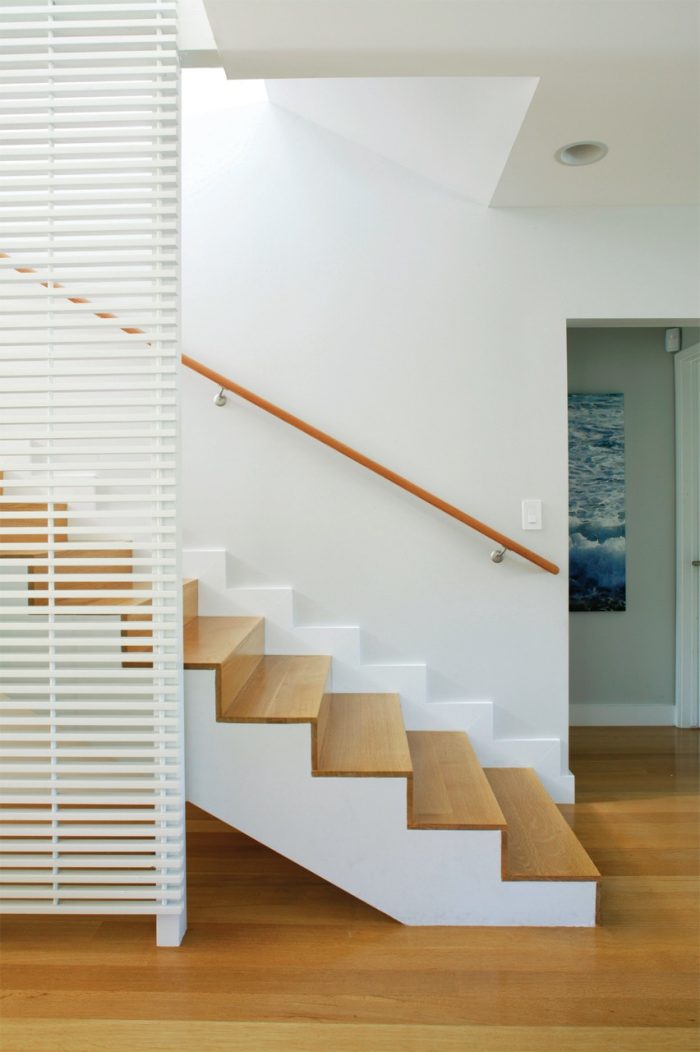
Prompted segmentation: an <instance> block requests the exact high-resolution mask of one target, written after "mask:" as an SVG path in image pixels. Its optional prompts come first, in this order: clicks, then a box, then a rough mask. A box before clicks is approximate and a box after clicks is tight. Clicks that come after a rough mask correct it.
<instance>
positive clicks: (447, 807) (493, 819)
mask: <svg viewBox="0 0 700 1052" xmlns="http://www.w3.org/2000/svg"><path fill="white" fill-rule="evenodd" d="M407 737H408V746H409V749H410V751H411V761H412V764H413V790H412V796H411V801H410V803H409V827H410V828H411V829H503V828H505V825H506V820H505V817H504V815H503V812H502V810H501V808H500V806H499V804H498V801H497V800H496V797H495V796H494V794H493V790H492V789H491V786H490V785H489V782H488V780H487V778H486V775H485V774H484V770H483V768H482V766H481V764H480V763H479V761H478V759H477V757H476V753H475V752H474V750H473V749H472V747H471V744H470V742H469V738H468V737H467V735H466V734H464V733H462V732H460V731H408V732H407Z"/></svg>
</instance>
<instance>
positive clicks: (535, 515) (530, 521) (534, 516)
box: [522, 497, 542, 530]
mask: <svg viewBox="0 0 700 1052" xmlns="http://www.w3.org/2000/svg"><path fill="white" fill-rule="evenodd" d="M522 507H523V529H524V530H541V529H542V501H541V500H537V499H535V498H533V497H530V498H528V499H527V500H524V501H523V505H522Z"/></svg>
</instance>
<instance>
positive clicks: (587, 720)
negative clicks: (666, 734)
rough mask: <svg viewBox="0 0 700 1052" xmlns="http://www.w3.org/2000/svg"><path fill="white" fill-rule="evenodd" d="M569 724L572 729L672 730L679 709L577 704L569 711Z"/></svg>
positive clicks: (671, 707)
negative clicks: (632, 728)
mask: <svg viewBox="0 0 700 1052" xmlns="http://www.w3.org/2000/svg"><path fill="white" fill-rule="evenodd" d="M569 723H570V724H571V726H572V727H673V726H675V723H676V706H675V705H662V704H661V703H659V702H649V703H647V704H644V703H643V702H641V703H635V702H631V703H625V702H619V701H617V702H610V704H607V705H605V704H601V703H600V702H593V703H590V704H588V705H587V704H585V703H577V704H575V705H571V706H570V707H569Z"/></svg>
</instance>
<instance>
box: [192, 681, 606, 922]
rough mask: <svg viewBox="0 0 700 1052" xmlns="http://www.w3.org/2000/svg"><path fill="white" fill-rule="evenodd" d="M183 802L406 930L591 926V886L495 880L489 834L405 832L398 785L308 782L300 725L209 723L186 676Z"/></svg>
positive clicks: (306, 735)
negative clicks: (417, 927) (422, 926)
mask: <svg viewBox="0 0 700 1052" xmlns="http://www.w3.org/2000/svg"><path fill="white" fill-rule="evenodd" d="M185 703H186V753H187V798H188V799H189V800H191V801H192V802H193V803H194V804H196V805H197V806H199V807H202V808H203V809H204V810H205V811H208V812H209V813H210V814H213V815H215V816H216V817H217V818H220V819H222V820H223V821H225V822H228V823H229V824H231V825H233V826H235V827H236V828H237V829H239V830H241V831H242V832H244V833H246V834H248V835H249V836H251V837H254V838H255V839H256V840H259V841H261V842H262V843H264V844H266V845H267V846H268V847H270V848H272V849H273V850H274V851H277V852H279V853H280V854H282V855H285V856H286V857H287V858H290V859H292V860H293V861H294V862H297V863H298V864H300V865H302V866H304V867H305V868H306V869H309V870H311V871H312V872H314V873H317V874H318V875H319V876H320V877H323V878H324V879H326V880H328V881H330V882H331V883H333V884H335V885H337V886H338V887H340V888H343V889H344V890H345V891H348V892H349V893H350V894H352V895H355V896H357V897H358V898H360V899H362V900H363V901H365V902H368V903H369V904H370V905H372V906H374V907H375V908H376V909H378V910H381V911H383V912H384V913H387V914H388V915H389V916H391V917H394V918H395V919H396V920H398V921H401V922H402V923H404V924H441V925H446V924H455V925H457V924H459V925H546V926H552V925H555V926H557V925H561V926H590V925H593V924H594V923H595V910H596V885H595V883H594V882H591V881H512V882H508V881H503V880H502V879H501V834H500V832H498V831H497V830H473V831H472V830H409V829H407V827H406V781H405V779H404V778H356V777H353V778H314V777H312V775H311V735H310V728H309V726H308V725H306V724H230V723H228V724H227V723H217V722H216V718H215V704H214V673H213V672H209V671H199V670H197V671H194V670H193V671H187V672H186V673H185Z"/></svg>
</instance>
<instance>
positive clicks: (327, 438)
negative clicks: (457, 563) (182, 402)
mask: <svg viewBox="0 0 700 1052" xmlns="http://www.w3.org/2000/svg"><path fill="white" fill-rule="evenodd" d="M182 364H183V365H186V366H187V368H188V369H193V370H194V372H196V373H199V374H200V376H204V377H205V378H206V379H207V380H211V381H213V383H215V384H217V385H218V386H219V387H223V388H224V389H225V390H227V391H231V393H232V394H235V395H238V397H239V398H244V399H245V400H246V402H251V403H252V404H253V405H256V406H257V407H258V409H264V410H265V412H266V413H270V414H271V415H272V416H276V417H277V419H278V420H283V421H284V422H285V424H291V426H292V427H295V428H296V429H297V430H298V431H303V432H304V434H305V435H309V436H310V437H311V438H315V439H316V440H317V441H318V442H322V443H323V444H324V446H330V448H331V449H334V450H335V451H336V452H337V453H342V455H343V456H344V457H348V458H349V459H350V460H354V461H355V463H356V464H361V465H362V467H363V468H367V469H368V470H369V471H373V472H374V474H375V475H381V477H382V478H384V479H387V481H389V482H393V483H394V485H395V486H399V487H400V488H401V489H404V490H406V492H407V493H412V494H413V496H414V497H418V498H419V499H420V500H423V501H425V502H426V504H432V506H433V507H434V508H438V509H439V511H443V512H444V513H445V515H449V516H451V518H453V519H457V520H458V522H463V523H464V525H465V526H470V527H471V528H472V529H473V530H476V531H477V533H481V534H483V535H484V537H490V538H491V540H492V541H495V542H496V543H497V544H500V545H502V547H504V548H506V549H507V550H508V551H509V552H515V554H516V555H520V556H522V558H523V559H527V560H528V561H529V562H531V563H535V565H536V566H540V567H541V568H542V569H543V570H547V572H548V573H552V574H558V573H559V567H558V566H557V565H556V564H555V563H551V562H550V561H549V560H548V559H544V558H543V557H542V556H541V555H538V554H537V552H533V551H531V550H530V549H529V548H526V547H525V546H524V545H522V544H519V543H518V542H517V541H515V540H513V538H512V537H507V536H506V534H505V533H499V531H498V530H494V529H492V528H491V527H490V526H487V525H486V523H484V522H480V521H479V519H475V518H474V517H473V516H472V515H467V513H466V512H465V511H461V510H460V509H459V508H456V507H455V506H454V504H448V503H447V501H444V500H441V499H440V497H436V496H435V494H434V493H430V492H429V491H428V490H427V489H423V488H422V486H416V485H415V483H413V482H410V481H409V480H408V479H405V478H403V476H402V475H397V474H396V472H395V471H391V470H390V469H389V468H385V467H384V465H383V464H379V463H378V462H377V461H376V460H371V459H370V458H369V457H366V456H365V455H364V454H363V453H358V451H357V450H356V449H353V448H352V447H351V446H347V445H346V444H345V443H344V442H339V441H338V439H337V438H333V437H332V435H327V434H326V432H325V431H320V430H319V429H318V428H317V427H313V426H312V425H311V424H307V423H306V421H305V420H301V419H300V417H298V416H294V415H293V414H292V413H288V412H287V411H286V409H281V408H280V407H279V406H277V405H274V403H273V402H268V400H267V399H266V398H261V397H260V395H256V394H254V393H253V392H252V391H249V390H247V388H245V387H241V385H240V384H237V383H235V381H234V380H230V379H229V378H228V376H223V375H222V374H221V373H217V372H216V371H215V370H214V369H210V368H209V367H208V366H207V365H203V364H202V362H198V361H197V359H196V358H190V356H189V355H188V354H183V355H182Z"/></svg>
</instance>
